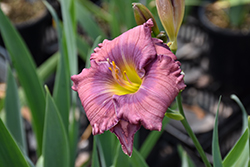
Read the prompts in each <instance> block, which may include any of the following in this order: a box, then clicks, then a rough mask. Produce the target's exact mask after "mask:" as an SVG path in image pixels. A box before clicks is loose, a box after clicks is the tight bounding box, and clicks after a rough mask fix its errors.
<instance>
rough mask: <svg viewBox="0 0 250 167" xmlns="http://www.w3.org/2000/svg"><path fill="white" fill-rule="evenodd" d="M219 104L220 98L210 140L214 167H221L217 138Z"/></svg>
mask: <svg viewBox="0 0 250 167" xmlns="http://www.w3.org/2000/svg"><path fill="white" fill-rule="evenodd" d="M220 102H221V96H220V99H219V102H218V107H217V112H216V116H215V123H214V131H213V140H212V155H213V161H214V167H222V158H221V154H220V146H219V137H218V114H219V106H220Z"/></svg>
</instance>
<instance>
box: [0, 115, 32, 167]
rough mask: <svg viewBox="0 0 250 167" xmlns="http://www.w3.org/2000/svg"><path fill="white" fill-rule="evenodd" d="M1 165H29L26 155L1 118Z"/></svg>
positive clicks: (5, 166) (24, 166)
mask: <svg viewBox="0 0 250 167" xmlns="http://www.w3.org/2000/svg"><path fill="white" fill-rule="evenodd" d="M0 132H1V133H0V166H2V167H10V166H11V167H20V166H22V167H29V165H28V163H27V162H26V160H25V158H24V155H23V154H22V152H21V150H20V149H19V147H18V146H17V144H16V142H15V141H14V139H13V138H12V136H11V134H10V133H9V131H8V130H7V128H6V127H5V126H4V124H3V121H2V119H1V118H0Z"/></svg>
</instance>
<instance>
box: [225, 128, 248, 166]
mask: <svg viewBox="0 0 250 167" xmlns="http://www.w3.org/2000/svg"><path fill="white" fill-rule="evenodd" d="M248 143H249V142H248V128H247V129H246V130H245V132H244V133H243V134H242V136H241V137H240V139H239V140H238V141H237V143H236V144H235V145H234V147H233V148H232V149H231V150H230V152H229V153H228V154H227V156H226V157H225V158H224V160H223V166H224V167H228V166H230V167H239V166H240V167H247V166H248V160H249V147H248Z"/></svg>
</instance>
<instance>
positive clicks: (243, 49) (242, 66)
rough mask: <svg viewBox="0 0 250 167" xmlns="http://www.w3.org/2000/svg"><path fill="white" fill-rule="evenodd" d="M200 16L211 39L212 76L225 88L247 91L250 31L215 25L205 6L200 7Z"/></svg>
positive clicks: (239, 91)
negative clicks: (245, 32)
mask: <svg viewBox="0 0 250 167" xmlns="http://www.w3.org/2000/svg"><path fill="white" fill-rule="evenodd" d="M198 17H199V20H200V23H201V25H202V26H203V27H204V29H205V30H206V31H207V33H208V35H209V37H210V39H211V41H210V42H211V43H210V44H211V47H210V54H209V55H210V56H209V59H210V64H209V69H210V72H211V74H212V76H213V77H214V79H215V80H216V81H218V82H219V83H220V84H221V86H222V87H223V89H224V90H226V91H229V92H230V91H233V92H230V93H242V92H245V93H246V91H247V89H246V88H247V86H248V83H247V79H248V76H250V74H249V72H248V71H249V65H250V64H249V62H250V33H248V34H243V33H241V32H238V31H232V30H229V29H222V28H219V27H217V26H215V25H214V24H213V23H211V22H210V21H209V20H208V18H207V17H206V15H205V7H200V8H199V10H198ZM229 92H228V93H229Z"/></svg>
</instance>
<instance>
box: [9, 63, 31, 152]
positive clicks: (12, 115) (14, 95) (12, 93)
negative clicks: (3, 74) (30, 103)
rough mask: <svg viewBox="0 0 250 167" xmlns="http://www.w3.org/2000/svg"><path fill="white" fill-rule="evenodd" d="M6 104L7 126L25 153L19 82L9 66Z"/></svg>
mask: <svg viewBox="0 0 250 167" xmlns="http://www.w3.org/2000/svg"><path fill="white" fill-rule="evenodd" d="M4 106H5V119H6V126H7V128H8V130H9V131H10V133H11V134H12V136H13V138H14V139H15V141H16V142H17V144H18V145H19V147H20V148H21V149H22V150H23V151H24V153H27V146H26V140H25V137H24V136H25V132H24V127H23V120H22V116H21V109H20V101H19V97H18V89H17V84H16V81H15V79H14V76H13V75H12V71H11V69H10V68H8V78H7V90H6V96H5V105H4Z"/></svg>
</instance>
